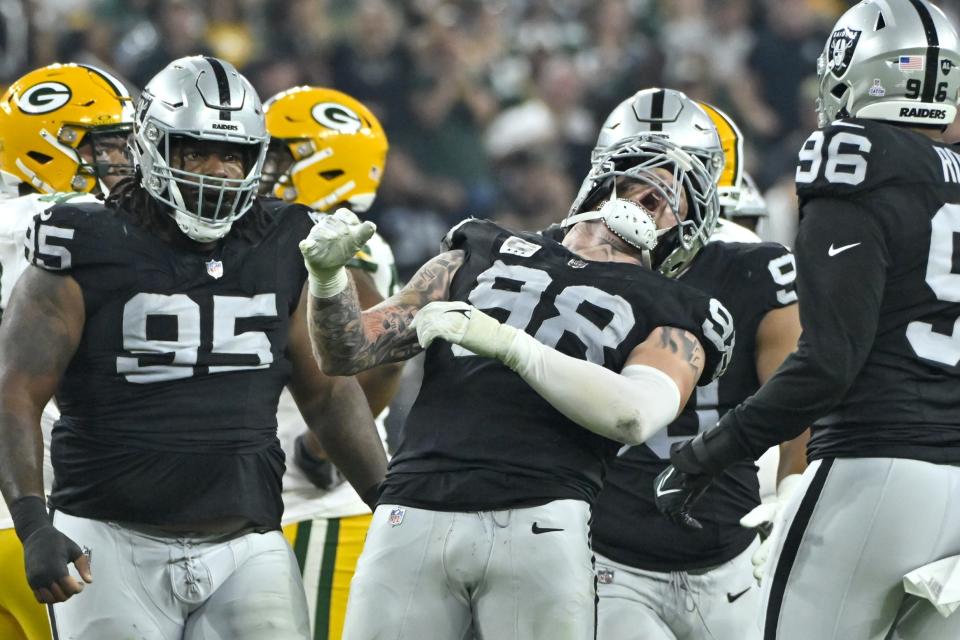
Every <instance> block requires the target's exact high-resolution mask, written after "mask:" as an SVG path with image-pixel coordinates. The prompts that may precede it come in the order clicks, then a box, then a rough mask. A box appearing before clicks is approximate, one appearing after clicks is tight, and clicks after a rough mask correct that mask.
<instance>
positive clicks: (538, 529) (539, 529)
mask: <svg viewBox="0 0 960 640" xmlns="http://www.w3.org/2000/svg"><path fill="white" fill-rule="evenodd" d="M530 530H531V531H533V534H534V535H539V534H541V533H550V532H551V531H563V529H549V528H545V527H540V526H538V524H537V523H536V522H534V523H533V526H532V527H530Z"/></svg>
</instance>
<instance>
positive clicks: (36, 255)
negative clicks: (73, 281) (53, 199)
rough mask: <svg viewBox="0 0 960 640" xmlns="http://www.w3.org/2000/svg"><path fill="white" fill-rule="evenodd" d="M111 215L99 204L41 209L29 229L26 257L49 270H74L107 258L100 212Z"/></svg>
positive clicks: (62, 205)
mask: <svg viewBox="0 0 960 640" xmlns="http://www.w3.org/2000/svg"><path fill="white" fill-rule="evenodd" d="M103 215H109V214H107V213H106V209H105V208H104V207H103V206H101V205H99V204H91V205H80V206H76V205H71V204H60V205H55V206H53V207H51V208H50V209H47V210H46V211H44V212H42V213H38V214H37V215H35V216H34V217H33V222H32V224H31V225H30V228H29V229H28V230H27V239H26V246H25V251H26V257H27V261H28V262H30V264H33V265H35V266H38V267H40V268H42V269H46V270H47V271H72V270H73V269H75V268H77V267H78V266H80V267H82V266H85V265H89V264H91V263H95V262H97V261H99V260H102V259H104V258H105V256H104V255H103V253H102V252H101V251H99V250H98V249H100V248H101V247H102V246H103V244H104V242H103V236H104V230H103V229H102V226H103V225H100V224H98V223H99V222H101V221H102V218H101V217H100V216H103Z"/></svg>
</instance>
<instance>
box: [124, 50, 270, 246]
mask: <svg viewBox="0 0 960 640" xmlns="http://www.w3.org/2000/svg"><path fill="white" fill-rule="evenodd" d="M135 122H136V124H135V126H134V139H133V145H132V151H133V156H134V162H135V163H136V164H138V165H139V166H140V169H141V173H142V180H143V187H144V188H145V189H146V190H147V192H148V193H149V194H150V195H151V196H152V197H153V198H155V199H156V200H158V201H159V202H161V203H163V204H165V205H167V206H168V207H169V208H170V210H171V215H172V216H173V218H174V220H175V221H176V223H177V226H178V227H179V228H180V230H181V231H183V233H185V234H186V235H187V236H188V237H190V238H191V239H193V240H196V241H197V242H211V241H213V240H216V239H218V238H222V237H223V236H225V235H226V234H227V233H228V232H229V231H230V228H231V226H232V225H233V223H234V222H235V221H236V220H238V219H239V218H240V217H241V216H243V215H244V214H245V213H246V212H247V211H248V210H249V209H250V207H251V206H252V205H253V202H254V197H255V196H256V193H257V187H258V185H259V182H260V173H261V170H262V167H263V160H264V156H265V155H266V151H267V143H268V141H269V136H268V134H267V130H266V124H265V121H264V116H263V108H262V107H261V105H260V99H259V97H258V96H257V94H256V91H255V90H254V89H253V87H252V85H250V83H249V82H248V81H247V79H246V78H244V77H243V76H241V75H240V74H239V73H238V72H237V70H236V69H234V68H233V66H231V65H230V64H229V63H228V62H224V61H221V60H218V59H216V58H206V57H202V56H193V57H188V58H180V59H179V60H174V61H173V62H171V63H170V64H169V65H167V67H166V68H165V69H163V70H162V71H161V72H160V73H158V74H157V75H156V76H154V78H153V79H152V80H151V81H150V82H149V83H148V84H147V86H146V88H145V89H144V91H143V94H142V95H141V98H140V102H139V104H138V106H137V114H136V121H135ZM177 137H186V138H192V139H193V140H195V141H197V142H198V143H203V142H209V143H221V144H224V143H225V144H231V145H239V148H242V149H243V152H244V154H245V156H246V157H248V158H250V160H249V162H247V163H246V164H245V166H244V170H245V172H246V173H245V175H244V176H243V177H241V178H236V179H234V178H226V177H211V176H206V175H203V174H200V173H196V172H192V171H187V170H184V169H181V168H176V167H175V166H174V164H173V163H172V159H173V156H172V155H171V154H172V152H173V148H174V147H173V144H172V143H173V141H174V140H175V139H176V138H177Z"/></svg>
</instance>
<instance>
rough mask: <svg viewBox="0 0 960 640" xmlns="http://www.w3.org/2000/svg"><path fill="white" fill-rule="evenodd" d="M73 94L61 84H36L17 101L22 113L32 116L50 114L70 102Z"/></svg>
mask: <svg viewBox="0 0 960 640" xmlns="http://www.w3.org/2000/svg"><path fill="white" fill-rule="evenodd" d="M71 97H73V92H72V91H70V87H68V86H67V85H65V84H63V83H61V82H41V83H40V84H35V85H33V86H32V87H30V88H29V89H27V90H26V91H24V92H23V93H21V94H20V97H19V98H18V99H17V107H19V108H20V111H23V112H24V113H30V114H34V115H36V114H40V113H50V112H51V111H56V110H57V109H59V108H60V107H62V106H63V105H65V104H67V103H68V102H70V98H71Z"/></svg>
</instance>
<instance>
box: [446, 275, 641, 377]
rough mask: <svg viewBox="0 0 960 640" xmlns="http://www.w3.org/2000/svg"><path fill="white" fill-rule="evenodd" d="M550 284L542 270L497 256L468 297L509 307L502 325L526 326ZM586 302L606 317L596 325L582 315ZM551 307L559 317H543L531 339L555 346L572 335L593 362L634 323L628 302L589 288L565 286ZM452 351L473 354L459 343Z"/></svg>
mask: <svg viewBox="0 0 960 640" xmlns="http://www.w3.org/2000/svg"><path fill="white" fill-rule="evenodd" d="M551 282H553V279H552V278H551V277H550V275H549V274H548V273H547V272H546V271H543V270H542V269H534V268H532V267H525V266H523V265H517V264H511V265H508V264H506V263H504V262H503V261H502V260H497V261H496V262H494V263H493V265H492V266H491V267H490V268H489V269H487V270H486V271H484V272H483V273H481V274H480V275H479V276H478V277H477V286H476V287H474V289H473V291H471V292H470V295H469V296H468V298H467V299H468V300H469V301H470V304H472V305H473V306H475V307H477V308H478V309H482V310H489V309H504V310H506V311H508V312H509V315H508V316H507V319H506V320H505V321H504V323H505V324H508V325H510V326H511V327H516V328H517V329H521V330H525V329H526V328H527V327H528V326H529V325H530V321H531V319H532V318H533V313H534V311H535V310H536V308H537V306H538V305H540V304H541V303H542V296H543V293H544V292H545V291H546V290H547V287H549V286H550V283H551ZM584 306H592V307H596V308H598V309H602V310H603V312H604V313H603V314H602V315H605V316H608V321H607V322H605V323H604V325H603V326H600V325H598V324H597V323H596V322H594V321H593V320H591V319H590V318H589V317H588V316H586V315H584V314H583V313H582V310H583V308H584ZM553 307H554V308H555V309H556V311H557V312H558V313H557V315H554V316H551V317H550V318H548V319H546V320H545V321H544V322H543V323H542V324H541V325H540V326H539V327H538V328H537V331H536V333H535V334H534V336H533V337H534V338H536V339H537V340H538V341H540V342H542V343H543V344H545V345H548V346H550V347H556V346H557V344H559V342H560V339H561V338H562V337H563V334H564V333H569V334H572V335H574V336H576V337H577V338H578V339H579V340H580V341H581V342H582V343H583V344H584V346H585V347H586V354H585V356H584V359H585V360H587V361H588V362H593V363H594V364H603V362H604V349H605V348H608V349H616V348H617V347H618V346H619V345H620V343H621V342H623V340H624V339H625V338H626V337H627V334H628V333H630V330H631V329H633V326H634V323H635V319H634V316H633V308H632V307H631V306H630V303H629V302H627V301H626V300H625V299H624V298H623V297H621V296H618V295H614V294H610V293H607V292H606V291H603V290H601V289H598V288H596V287H591V286H585V285H575V286H569V287H565V288H564V289H562V290H561V291H560V292H559V293H558V294H557V297H556V298H555V299H554V301H553ZM452 350H453V355H455V356H468V355H474V354H473V353H472V352H471V351H468V350H466V349H464V348H463V347H461V346H459V345H453V346H452Z"/></svg>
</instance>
